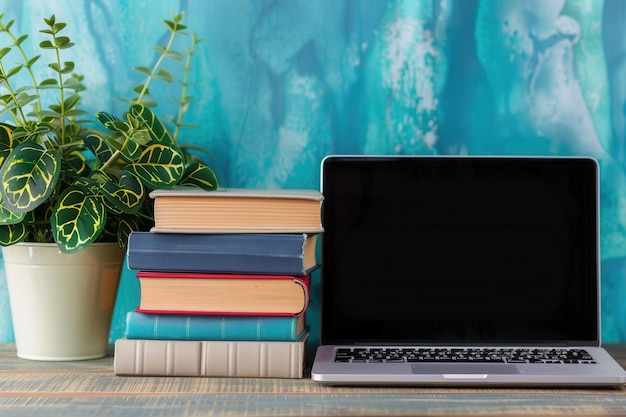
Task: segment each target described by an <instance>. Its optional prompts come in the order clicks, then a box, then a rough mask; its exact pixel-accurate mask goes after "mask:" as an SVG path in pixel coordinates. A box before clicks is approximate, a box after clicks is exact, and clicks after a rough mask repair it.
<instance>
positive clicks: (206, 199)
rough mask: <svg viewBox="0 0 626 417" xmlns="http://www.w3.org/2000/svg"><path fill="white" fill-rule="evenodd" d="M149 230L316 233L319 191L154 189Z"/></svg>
mask: <svg viewBox="0 0 626 417" xmlns="http://www.w3.org/2000/svg"><path fill="white" fill-rule="evenodd" d="M150 197H152V198H153V199H154V227H153V228H152V231H153V232H168V233H173V232H177V233H294V232H295V233H319V232H322V222H321V206H322V200H323V197H322V194H321V193H320V192H319V191H316V190H287V189H271V190H270V189H252V188H224V189H219V190H216V191H204V190H200V189H197V188H192V187H179V188H173V189H168V190H154V191H152V192H151V193H150Z"/></svg>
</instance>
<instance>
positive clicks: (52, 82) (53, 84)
mask: <svg viewBox="0 0 626 417" xmlns="http://www.w3.org/2000/svg"><path fill="white" fill-rule="evenodd" d="M39 88H59V80H56V79H54V78H47V79H45V80H43V81H42V82H41V83H40V84H39Z"/></svg>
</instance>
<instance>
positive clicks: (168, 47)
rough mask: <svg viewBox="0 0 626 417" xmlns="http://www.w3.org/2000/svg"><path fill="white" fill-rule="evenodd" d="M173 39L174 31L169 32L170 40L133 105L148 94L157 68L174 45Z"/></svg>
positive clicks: (174, 36)
mask: <svg viewBox="0 0 626 417" xmlns="http://www.w3.org/2000/svg"><path fill="white" fill-rule="evenodd" d="M174 38H176V31H175V30H173V31H171V33H170V39H169V40H168V42H167V46H166V47H165V50H164V51H163V53H162V54H161V56H160V57H159V59H158V60H157V62H156V63H155V64H154V67H152V71H150V75H148V79H147V80H146V82H145V84H144V85H143V88H142V89H141V92H140V93H139V96H138V97H137V99H136V101H135V103H141V100H142V99H143V96H144V95H146V93H147V92H148V86H149V85H150V82H152V80H153V79H154V76H155V75H156V73H157V70H158V69H159V67H160V66H161V64H162V63H163V61H164V60H165V57H166V56H167V54H169V53H170V51H171V49H172V44H173V43H174Z"/></svg>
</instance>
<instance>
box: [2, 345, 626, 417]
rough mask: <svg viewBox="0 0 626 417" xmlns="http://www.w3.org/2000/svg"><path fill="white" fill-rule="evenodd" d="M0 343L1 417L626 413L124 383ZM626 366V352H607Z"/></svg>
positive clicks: (225, 385) (489, 392) (190, 381)
mask: <svg viewBox="0 0 626 417" xmlns="http://www.w3.org/2000/svg"><path fill="white" fill-rule="evenodd" d="M14 349H15V347H14V345H11V344H0V416H3V417H4V416H156V415H158V416H225V415H228V416H233V415H235V416H236V415H242V416H292V415H297V416H300V415H306V416H348V415H350V416H351V415H354V416H370V415H424V414H429V415H469V414H489V415H559V414H565V415H619V414H621V415H626V388H622V389H477V388H471V389H470V388H467V389H461V388H457V389H449V388H446V389H435V388H349V387H326V386H321V385H319V384H317V383H314V382H312V381H311V380H310V379H308V378H305V379H298V380H279V379H253V378H251V379H245V378H154V377H118V376H115V375H114V374H113V358H112V357H111V356H109V357H106V358H102V359H98V360H92V361H80V362H36V361H28V360H23V359H18V358H17V357H16V356H15V350H14ZM607 349H608V350H609V351H610V352H611V353H612V354H613V356H615V358H617V359H618V360H619V361H620V363H621V364H622V366H625V365H626V345H612V346H607Z"/></svg>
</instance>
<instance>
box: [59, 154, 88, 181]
mask: <svg viewBox="0 0 626 417" xmlns="http://www.w3.org/2000/svg"><path fill="white" fill-rule="evenodd" d="M62 167H63V169H65V173H66V175H69V176H70V178H71V177H74V176H78V175H85V174H87V173H88V172H89V166H88V165H87V161H86V159H85V155H83V154H82V153H81V152H78V151H74V152H69V153H68V154H67V155H66V157H65V160H64V161H63V164H62Z"/></svg>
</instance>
